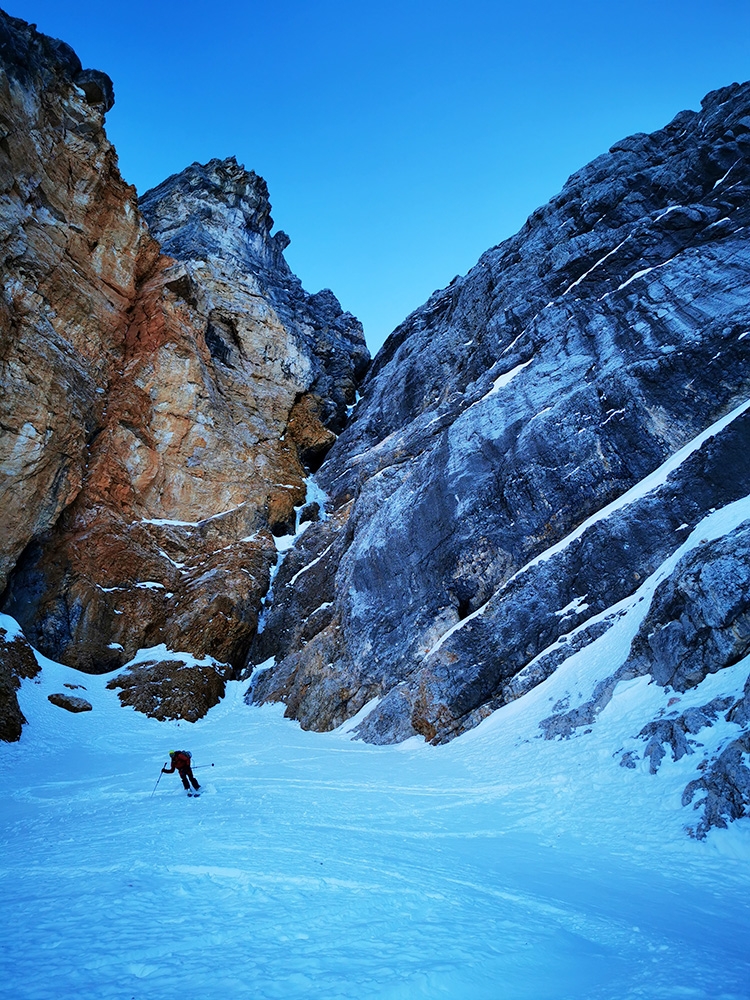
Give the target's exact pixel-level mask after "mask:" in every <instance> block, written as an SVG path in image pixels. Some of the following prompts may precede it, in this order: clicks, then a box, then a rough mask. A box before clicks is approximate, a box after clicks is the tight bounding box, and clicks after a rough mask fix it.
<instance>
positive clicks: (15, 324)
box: [0, 15, 369, 718]
mask: <svg viewBox="0 0 750 1000" xmlns="http://www.w3.org/2000/svg"><path fill="white" fill-rule="evenodd" d="M0 30H1V31H2V41H1V42H0V44H1V46H2V47H0V57H1V58H0V62H1V66H0V68H1V69H2V75H1V76H0V122H2V124H3V128H4V132H5V138H3V139H2V142H1V143H0V147H1V148H0V158H2V162H1V163H0V169H1V170H2V174H1V176H0V183H2V185H3V194H4V198H3V201H2V203H0V225H1V226H2V236H3V244H2V245H3V252H4V265H5V266H4V274H3V282H4V284H3V298H2V303H0V311H1V313H2V323H3V340H2V346H1V348H0V351H1V352H2V353H1V354H0V364H1V365H2V369H1V371H0V378H1V379H2V384H3V388H4V392H3V397H2V404H1V405H2V408H3V413H2V419H1V420H0V427H1V429H2V437H1V438H0V451H1V454H2V473H3V479H2V481H1V482H0V504H1V505H2V510H3V515H4V520H5V528H6V531H5V537H4V539H3V546H2V554H1V555H2V562H1V563H0V569H2V573H3V581H2V582H3V585H5V584H6V581H7V587H6V590H5V596H4V599H3V608H4V610H5V611H7V613H9V614H11V615H13V616H14V617H15V618H16V619H17V620H18V621H19V622H20V624H21V625H22V627H23V629H24V632H25V635H26V636H27V637H28V639H29V641H31V642H32V643H33V644H34V645H35V646H36V647H37V648H38V649H40V650H41V651H42V652H44V653H46V654H48V655H50V656H53V657H54V658H56V659H59V660H62V661H63V662H66V663H68V664H70V665H73V666H76V667H79V668H80V669H82V670H86V671H92V672H105V671H109V670H112V669H113V668H115V667H118V666H120V665H122V664H125V663H126V662H127V661H129V660H130V659H131V658H132V657H133V656H134V654H135V652H136V650H138V649H139V648H142V647H152V646H154V647H155V646H159V645H161V644H165V645H166V646H167V647H169V648H170V649H173V650H181V649H182V650H189V651H190V652H191V653H193V654H195V655H197V656H204V655H207V656H209V657H212V658H213V659H214V661H216V664H217V665H216V667H215V669H214V670H213V673H214V674H215V675H216V677H217V678H218V679H219V683H216V684H214V683H213V681H211V679H210V678H209V681H210V683H208V682H207V687H206V689H207V690H210V692H211V694H210V697H208V700H206V699H203V700H202V701H201V703H200V705H198V709H197V710H198V714H201V712H203V711H205V710H206V708H207V707H208V704H210V703H211V702H212V701H215V700H216V698H218V697H219V696H220V695H221V691H222V689H223V680H224V677H225V676H226V675H227V672H228V670H227V668H226V666H221V665H220V664H229V666H230V668H231V665H232V664H234V665H239V664H240V663H241V662H242V660H243V657H244V655H245V653H246V650H247V647H248V644H249V641H250V638H251V636H252V634H253V632H254V629H255V626H256V622H257V613H258V609H259V607H260V602H261V598H262V596H263V594H264V593H265V591H266V589H267V587H268V583H269V574H270V568H271V566H272V565H273V563H274V562H275V560H276V546H275V543H274V537H273V536H274V533H275V534H284V533H285V532H286V531H288V530H289V526H290V524H292V525H293V523H294V520H295V510H294V508H295V506H297V507H299V506H301V505H302V504H303V503H304V501H305V498H306V483H305V479H306V476H307V475H308V472H309V470H310V469H311V468H314V467H316V466H317V465H318V464H319V462H320V460H321V458H322V456H323V455H324V454H325V451H326V450H327V449H328V448H329V447H330V446H331V444H332V443H333V441H335V439H336V434H337V433H338V432H339V431H340V430H341V429H342V427H343V424H344V422H345V419H346V411H347V406H348V405H350V404H351V403H353V402H354V399H355V392H356V387H357V384H358V382H359V381H360V380H361V377H362V375H363V374H364V371H365V369H366V367H367V364H368V361H369V356H368V353H367V350H366V347H365V345H364V339H363V334H362V328H361V325H360V324H359V323H358V322H357V320H355V319H354V317H352V316H351V315H350V314H348V313H344V312H343V311H342V309H341V307H340V305H339V303H338V301H337V300H336V298H335V296H334V295H333V294H332V293H331V292H329V291H323V292H320V293H318V294H317V295H308V294H307V293H305V292H304V291H303V290H302V288H301V286H300V283H299V281H298V280H297V279H296V278H295V277H294V276H293V275H292V274H291V272H290V270H289V268H288V266H287V265H286V262H285V261H284V258H283V250H284V247H285V245H286V243H287V242H288V238H287V237H285V236H284V234H282V233H279V234H277V235H275V236H272V235H271V228H272V225H273V223H272V220H271V214H270V211H271V208H270V203H269V200H268V191H267V189H266V185H265V182H264V181H263V180H262V179H261V178H259V177H257V176H256V175H255V174H254V173H251V172H247V171H246V170H245V169H244V168H243V167H241V166H239V165H238V164H237V163H236V161H235V160H233V159H229V160H225V161H217V160H214V161H212V162H211V163H209V164H207V165H206V166H199V165H197V164H194V165H193V166H192V167H190V168H188V170H186V171H185V172H184V173H183V174H181V175H178V176H176V177H173V178H170V179H169V180H168V181H166V182H165V183H164V184H162V185H160V186H159V187H158V188H157V189H155V190H154V191H151V192H149V193H148V194H147V195H145V196H144V198H143V199H142V203H141V208H139V205H138V203H137V201H136V197H135V191H134V189H133V188H132V187H128V186H127V185H126V184H125V183H124V182H123V181H122V179H121V178H120V175H119V173H118V171H117V163H116V157H115V153H114V150H113V149H112V147H111V145H110V144H109V143H108V141H107V139H106V136H105V133H104V130H103V119H104V112H105V110H107V108H108V107H109V106H110V105H111V103H112V100H113V95H112V88H111V84H110V83H109V81H108V79H107V78H106V77H104V75H103V74H98V73H96V72H93V71H83V70H82V69H81V67H80V63H79V62H78V60H77V59H76V57H75V55H74V54H73V53H72V51H71V50H70V49H69V48H68V47H67V46H66V45H64V44H63V43H61V42H57V41H55V40H52V39H48V38H45V37H44V36H42V35H40V34H38V33H37V32H36V31H35V30H34V29H33V28H31V27H29V26H28V25H25V24H24V23H23V22H19V21H17V20H14V19H12V18H9V17H7V15H0ZM144 216H145V218H144ZM146 220H148V222H149V223H150V224H151V228H152V232H151V233H150V232H149V228H148V225H147V222H146ZM157 241H159V242H157ZM160 243H162V244H163V246H162V247H160ZM167 254H169V256H167ZM158 666H159V655H158V653H155V655H154V670H155V671H157V672H158ZM144 669H145V668H144V666H143V662H142V661H141V663H140V666H139V676H140V677H143V675H144ZM207 669H208V668H207ZM124 686H125V687H132V685H130V684H129V682H128V683H126V684H125V685H124ZM176 687H177V688H179V684H177V685H176ZM179 695H180V692H179V690H177V691H176V692H175V699H176V702H179ZM199 700H200V699H199ZM162 711H163V706H162ZM175 714H177V715H180V714H183V715H185V717H188V718H194V717H195V715H196V706H195V705H192V706H190V707H189V708H185V709H184V710H183V709H180V710H179V711H177V712H176V713H175Z"/></svg>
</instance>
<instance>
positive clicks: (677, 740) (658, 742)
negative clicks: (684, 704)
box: [638, 698, 731, 774]
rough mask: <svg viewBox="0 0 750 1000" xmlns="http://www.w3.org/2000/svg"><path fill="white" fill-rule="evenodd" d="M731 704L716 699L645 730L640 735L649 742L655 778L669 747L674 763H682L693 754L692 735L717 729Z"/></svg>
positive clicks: (649, 725) (649, 755) (652, 724)
mask: <svg viewBox="0 0 750 1000" xmlns="http://www.w3.org/2000/svg"><path fill="white" fill-rule="evenodd" d="M730 704H731V699H729V698H715V699H714V700H713V701H712V702H709V704H707V705H703V706H702V707H701V708H690V709H688V710H687V711H686V712H684V713H683V714H682V715H677V716H675V717H674V718H667V719H656V720H654V721H653V722H649V723H648V725H646V726H644V727H643V729H642V730H641V731H640V733H639V734H638V735H639V737H640V738H641V739H644V740H647V743H646V749H645V750H644V752H643V756H644V757H648V758H649V760H650V767H649V770H650V771H651V774H656V772H657V771H658V770H659V765H660V764H661V762H662V760H663V759H664V755H665V753H666V750H665V749H664V748H665V747H666V746H668V747H669V748H670V749H671V750H672V759H673V760H680V758H681V757H684V756H685V755H686V754H691V753H693V752H694V750H693V746H694V745H695V741H694V740H690V739H689V738H688V734H691V735H692V734H695V733H699V732H700V731H701V729H703V728H705V727H706V726H711V725H713V723H714V722H715V721H716V717H717V716H718V714H719V712H723V711H726V709H727V708H729V706H730Z"/></svg>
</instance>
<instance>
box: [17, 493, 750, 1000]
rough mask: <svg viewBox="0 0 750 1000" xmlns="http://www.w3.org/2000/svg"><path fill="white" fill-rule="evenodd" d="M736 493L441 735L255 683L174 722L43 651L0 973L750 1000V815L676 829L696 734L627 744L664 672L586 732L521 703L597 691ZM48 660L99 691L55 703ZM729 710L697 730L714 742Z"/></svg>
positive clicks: (628, 690) (218, 986) (703, 693)
mask: <svg viewBox="0 0 750 1000" xmlns="http://www.w3.org/2000/svg"><path fill="white" fill-rule="evenodd" d="M746 507H747V504H746V506H745V508H743V507H742V505H731V507H727V508H725V509H724V510H723V511H717V512H716V513H714V514H712V515H711V516H710V517H709V518H707V519H706V520H705V521H704V523H703V524H702V525H701V526H700V527H699V529H696V531H695V532H694V533H693V534H692V535H691V538H690V539H689V540H688V541H687V542H686V543H685V545H683V546H682V547H681V548H680V550H679V551H678V552H676V553H675V555H674V556H673V558H672V560H670V561H668V563H667V564H665V566H664V567H662V568H661V570H660V571H659V572H657V573H656V574H654V576H653V577H652V578H650V579H649V580H648V581H646V582H645V583H644V585H643V586H642V588H641V589H640V590H639V592H638V593H637V594H635V595H634V596H633V597H632V598H631V599H629V600H628V601H627V602H622V604H621V605H620V606H618V611H621V612H623V613H622V614H621V615H620V616H619V617H618V618H617V619H616V621H615V623H614V624H613V626H612V627H611V628H610V629H609V631H607V632H606V633H604V635H602V636H601V637H600V638H599V639H598V640H597V641H596V642H594V643H592V644H591V645H590V646H589V647H587V648H586V649H585V650H582V651H581V652H579V653H577V654H575V655H574V656H571V657H570V658H569V659H568V660H567V661H566V662H565V663H564V664H562V665H561V666H560V668H559V669H558V670H557V671H556V672H555V673H554V674H553V675H552V676H551V677H550V678H549V679H548V680H547V681H546V682H545V683H544V684H542V685H539V686H538V687H537V688H535V689H534V690H532V691H531V692H530V693H529V694H527V695H525V696H524V697H523V698H521V699H519V700H518V701H516V702H513V703H512V704H510V705H507V706H505V707H504V708H503V709H501V710H499V711H497V712H495V713H494V714H493V715H492V716H491V717H490V718H488V719H487V720H485V722H484V723H483V724H482V725H480V726H478V727H477V728H476V729H474V730H472V731H471V732H469V733H467V734H465V735H464V736H462V737H461V738H459V739H457V740H455V741H453V742H452V743H450V744H449V745H447V746H443V747H430V746H427V745H425V744H424V743H422V742H421V741H419V740H416V739H415V740H411V741H408V742H407V743H404V744H401V745H400V746H395V747H373V746H368V745H365V744H361V743H357V742H352V741H351V738H350V734H349V733H347V732H346V729H347V728H350V726H349V727H342V729H341V730H339V731H336V732H334V733H329V734H315V733H306V732H303V731H302V730H300V729H299V727H298V726H297V725H296V724H294V723H291V722H289V721H287V720H285V719H283V717H282V709H281V707H280V706H267V707H264V708H260V709H259V708H249V707H248V706H246V705H245V704H244V702H243V700H242V696H243V694H244V691H245V689H246V687H247V682H245V683H244V684H240V683H232V684H230V685H229V687H228V691H227V696H226V697H225V698H224V700H223V701H222V702H221V703H220V704H219V705H218V706H216V707H215V708H214V709H213V710H212V711H211V712H210V713H209V715H208V716H207V717H206V718H205V719H202V720H201V721H200V722H198V723H196V724H194V725H190V724H187V723H177V722H172V723H159V722H157V721H156V720H153V719H148V718H146V717H145V716H142V715H139V714H138V713H136V712H134V711H133V710H131V709H123V708H121V707H120V706H119V702H118V699H117V696H116V693H115V692H113V691H107V690H106V681H107V679H108V678H107V677H106V676H105V677H84V676H82V675H81V674H78V673H76V672H75V671H73V670H70V669H68V668H66V667H63V666H61V665H59V664H54V663H52V662H51V661H48V660H45V659H44V658H43V657H40V661H41V662H42V666H43V670H42V673H41V675H40V676H39V678H37V679H36V680H30V681H26V682H24V684H23V687H22V689H21V692H20V696H19V697H20V700H21V705H22V709H23V711H24V713H25V715H26V717H27V718H28V719H29V724H28V725H27V726H26V727H25V729H24V733H23V736H22V739H21V741H20V743H18V744H15V745H0V777H1V779H2V787H3V789H4V792H5V795H4V799H3V808H2V813H1V815H0V850H1V852H2V853H1V855H0V856H1V857H2V865H1V866H0V899H1V900H2V921H3V934H2V935H1V936H0V997H2V998H8V1000H11V998H12V1000H46V998H53V997H54V998H59V997H64V998H67V997H71V998H72V997H75V998H82V1000H88V998H92V1000H93V998H97V1000H128V998H131V1000H152V998H153V1000H206V998H208V1000H212V998H219V1000H232V998H243V997H248V998H249V997H252V998H258V1000H266V998H269V1000H270V998H286V1000H296V998H316V1000H317V998H320V1000H349V998H356V1000H362V998H378V1000H379V998H383V1000H414V998H420V997H425V998H427V997H430V998H435V997H438V998H439V997H445V998H449V1000H566V998H576V1000H678V998H679V1000H682V998H694V1000H709V998H710V1000H747V998H749V997H750V948H748V943H750V906H749V905H748V888H749V887H750V866H749V864H748V862H750V820H748V819H743V820H740V821H738V822H736V823H734V824H732V825H731V827H730V828H729V829H728V830H725V831H722V830H714V831H712V832H711V834H710V835H709V837H708V839H707V841H705V842H697V841H695V840H692V839H690V838H689V837H688V836H687V835H686V834H685V831H684V827H685V826H686V825H687V824H690V823H691V822H693V818H694V815H695V814H694V813H693V811H692V809H690V808H688V809H685V808H683V807H682V806H681V804H680V800H681V795H682V790H683V789H684V787H685V785H686V784H687V782H688V781H690V780H691V779H692V778H694V777H695V776H696V774H697V773H698V772H697V770H696V764H697V762H698V761H699V760H700V759H701V758H700V755H698V754H695V755H688V756H685V757H683V758H682V759H681V760H680V761H678V762H676V763H675V762H672V761H671V760H670V759H669V757H670V755H667V757H666V758H665V760H664V761H663V763H662V765H661V768H660V769H659V772H658V773H657V774H656V775H651V774H649V773H648V761H644V760H639V762H638V765H637V767H636V768H634V769H629V768H625V767H620V766H619V760H620V757H621V755H622V753H623V752H625V751H627V750H635V751H636V752H637V754H638V757H641V755H642V753H643V749H644V743H643V741H642V740H638V739H636V738H635V737H636V736H637V733H638V732H639V731H640V729H641V728H642V726H643V725H644V724H645V723H646V722H648V721H650V720H651V719H653V718H655V717H656V716H657V714H658V713H659V711H660V710H661V709H667V708H668V702H669V699H670V698H671V697H674V692H670V691H666V690H664V689H663V688H660V687H658V686H657V685H655V684H651V683H649V681H648V678H638V679H636V680H632V681H629V682H627V683H623V684H620V685H619V686H618V687H617V689H616V690H615V693H614V696H613V698H612V700H611V701H610V703H609V704H608V705H607V706H606V707H605V708H604V709H603V710H602V712H601V713H600V714H599V716H598V718H597V720H596V722H595V723H594V725H593V726H592V727H591V728H590V731H588V732H585V731H581V732H580V733H579V735H577V736H576V737H574V738H571V739H569V740H563V741H559V740H558V741H547V740H544V739H542V738H541V732H540V729H539V725H538V724H539V721H540V719H542V718H545V717H546V716H547V715H549V714H551V713H552V711H553V706H555V705H556V704H558V703H559V702H560V701H563V700H567V702H568V703H569V705H570V707H573V706H575V705H576V704H580V703H581V702H583V701H586V700H587V699H588V698H589V697H590V695H591V692H592V690H593V688H594V686H595V684H596V683H597V681H599V680H601V679H603V678H604V677H606V676H609V675H610V674H611V673H612V672H613V671H614V670H615V669H616V668H617V666H619V665H620V663H622V661H623V659H624V658H625V656H626V654H627V651H628V649H629V646H630V642H631V640H632V637H633V635H635V633H636V631H637V629H638V626H639V624H640V622H641V621H642V619H643V616H644V615H645V613H646V611H647V609H648V606H649V601H650V597H651V595H652V594H653V591H654V589H655V587H656V585H657V584H658V581H659V579H661V578H662V576H663V575H664V574H665V573H666V572H668V571H669V569H670V564H673V562H674V561H676V558H678V556H679V555H681V554H682V553H683V552H684V551H685V550H686V549H687V548H688V547H690V546H692V545H697V544H700V541H701V539H702V538H706V537H718V535H721V534H723V533H725V532H727V531H729V530H731V528H732V526H733V525H735V524H737V523H739V521H740V520H741V519H742V518H743V517H745V516H747V514H748V510H747V509H746ZM2 624H3V626H4V627H9V630H10V629H11V628H15V624H14V623H12V622H10V621H9V620H8V619H2ZM748 672H750V657H749V658H746V659H745V660H744V661H742V662H741V663H738V664H736V665H735V666H734V667H732V668H730V669H726V670H723V671H720V672H719V673H717V674H715V675H710V676H709V677H708V678H706V680H705V681H704V683H703V684H702V685H700V687H699V688H697V689H695V690H692V691H690V692H688V693H686V694H684V695H680V696H679V698H680V701H679V705H677V706H676V707H677V708H679V710H680V711H682V710H684V709H685V708H687V707H689V706H690V705H703V704H705V703H706V702H708V701H710V700H711V699H713V698H715V697H717V696H719V695H730V694H731V695H733V696H738V695H739V694H740V692H741V690H742V687H743V685H744V682H745V679H746V678H747V676H748ZM65 683H68V684H81V683H83V684H85V687H86V690H85V691H75V692H72V693H74V694H80V695H83V696H85V697H86V698H87V699H88V700H89V701H90V702H91V703H92V704H93V706H94V710H93V711H92V712H88V713H83V714H80V715H71V714H69V713H66V712H64V711H62V710H60V709H59V708H56V707H55V706H53V705H51V704H50V703H49V702H48V701H47V695H48V694H49V693H52V692H54V691H62V690H66V689H65V688H64V687H63V685H64V684H65ZM350 725H351V722H350ZM730 729H731V730H732V732H734V730H736V727H733V726H728V724H724V725H723V726H722V725H715V726H714V727H711V728H707V729H705V730H703V731H701V732H700V733H699V734H698V735H697V737H696V739H697V740H698V742H699V743H701V744H703V745H704V746H705V748H706V749H707V750H708V751H715V750H718V749H719V748H720V747H721V746H722V745H723V743H724V742H725V741H726V740H727V739H728V738H729V737H730V736H731V734H732V733H730ZM181 747H184V748H186V749H189V750H191V751H192V753H193V760H194V764H195V765H196V768H197V769H196V776H197V777H198V779H199V781H201V783H202V784H203V794H202V795H201V797H200V798H198V799H189V798H187V797H186V795H185V793H184V791H183V790H182V786H181V783H180V781H179V778H178V777H177V775H164V776H162V777H161V778H160V779H159V783H158V787H156V790H155V791H154V786H155V784H156V781H157V778H159V772H160V768H161V766H162V764H163V763H164V762H165V761H166V760H167V759H168V751H169V750H172V749H178V748H181ZM211 763H213V764H214V765H215V766H213V767H211V766H209V765H210V764H211ZM198 768H199V769H198Z"/></svg>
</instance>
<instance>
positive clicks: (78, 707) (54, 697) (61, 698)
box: [47, 692, 94, 714]
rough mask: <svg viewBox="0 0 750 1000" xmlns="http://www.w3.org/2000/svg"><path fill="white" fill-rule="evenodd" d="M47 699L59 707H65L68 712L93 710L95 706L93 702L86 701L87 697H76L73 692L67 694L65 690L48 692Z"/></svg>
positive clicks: (75, 712)
mask: <svg viewBox="0 0 750 1000" xmlns="http://www.w3.org/2000/svg"><path fill="white" fill-rule="evenodd" d="M47 701H51V702H52V704H53V705H57V707H58V708H64V709H65V711H66V712H73V713H74V714H77V713H78V712H91V711H93V708H94V706H93V705H92V704H91V702H90V701H86V699H85V698H76V697H74V696H73V695H72V694H65V693H64V692H55V693H54V694H48V695H47Z"/></svg>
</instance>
